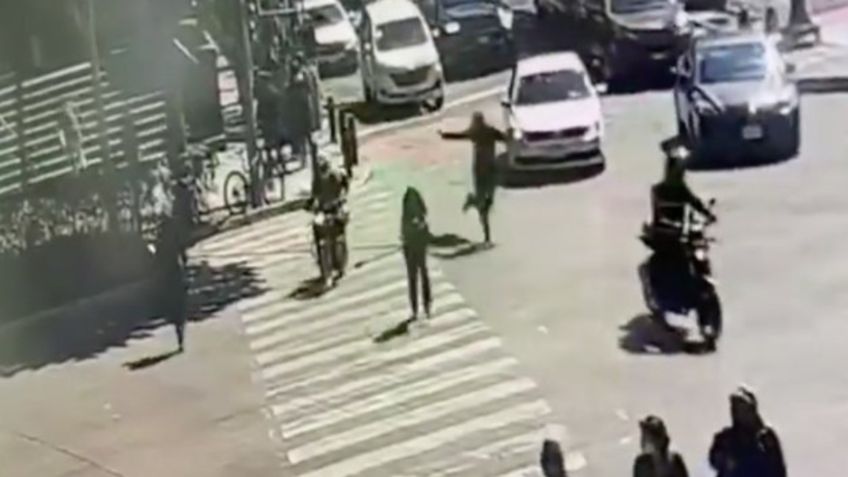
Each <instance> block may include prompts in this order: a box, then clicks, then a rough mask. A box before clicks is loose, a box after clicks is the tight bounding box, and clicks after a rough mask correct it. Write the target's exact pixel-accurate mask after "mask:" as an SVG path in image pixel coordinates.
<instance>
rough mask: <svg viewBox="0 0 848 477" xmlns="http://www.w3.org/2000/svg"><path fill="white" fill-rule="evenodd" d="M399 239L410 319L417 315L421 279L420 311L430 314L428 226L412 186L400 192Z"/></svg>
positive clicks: (420, 199) (424, 206)
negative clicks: (401, 245)
mask: <svg viewBox="0 0 848 477" xmlns="http://www.w3.org/2000/svg"><path fill="white" fill-rule="evenodd" d="M401 241H402V243H403V258H404V260H405V261H406V277H407V285H408V288H409V306H410V308H411V309H412V317H411V319H413V320H414V319H416V318H417V317H418V280H419V279H420V280H421V294H422V298H423V301H424V312H425V313H426V314H427V318H430V312H431V311H432V308H431V304H432V296H431V294H430V272H429V270H428V269H427V245H428V244H429V242H430V229H429V227H428V225H427V205H426V204H425V203H424V198H423V197H421V193H420V192H418V190H417V189H415V188H414V187H407V188H406V192H405V193H404V194H403V209H402V213H401Z"/></svg>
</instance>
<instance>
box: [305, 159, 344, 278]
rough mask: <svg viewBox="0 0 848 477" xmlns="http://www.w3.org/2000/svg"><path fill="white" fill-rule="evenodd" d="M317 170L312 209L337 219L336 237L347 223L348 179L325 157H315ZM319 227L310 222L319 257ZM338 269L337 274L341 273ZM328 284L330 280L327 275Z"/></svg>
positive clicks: (320, 231) (333, 232)
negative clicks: (345, 206) (346, 198)
mask: <svg viewBox="0 0 848 477" xmlns="http://www.w3.org/2000/svg"><path fill="white" fill-rule="evenodd" d="M316 165H317V166H318V170H317V173H316V175H315V181H314V183H313V190H312V204H311V205H312V210H313V211H314V212H316V213H321V212H323V213H324V214H325V215H326V216H327V217H330V218H335V219H338V224H339V226H340V227H341V230H333V231H332V234H333V238H335V237H337V236H338V235H339V234H340V233H341V232H342V231H343V230H344V227H345V226H346V225H347V217H346V214H345V212H344V202H345V196H346V194H347V190H348V179H347V176H346V175H345V174H344V172H342V171H340V170H338V169H336V168H334V167H332V166H331V165H330V163H329V161H327V160H326V158H324V157H321V156H319V157H318V158H317V164H316ZM321 233H322V230H321V227H319V225H318V224H314V223H313V224H312V234H313V239H314V242H315V247H316V250H315V251H316V253H317V255H318V256H319V257H320V256H321V250H320V249H319V248H318V244H319V243H320V237H321ZM341 273H342V271H341V270H339V271H338V274H339V275H341ZM327 281H328V284H329V283H331V282H332V278H331V277H327Z"/></svg>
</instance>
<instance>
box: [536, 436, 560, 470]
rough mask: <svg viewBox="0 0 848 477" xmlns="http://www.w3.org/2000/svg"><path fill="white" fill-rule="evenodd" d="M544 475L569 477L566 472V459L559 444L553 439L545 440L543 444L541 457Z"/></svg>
mask: <svg viewBox="0 0 848 477" xmlns="http://www.w3.org/2000/svg"><path fill="white" fill-rule="evenodd" d="M539 460H540V461H541V465H542V475H544V476H545V477H567V473H566V472H565V457H563V455H562V448H561V447H560V445H559V442H557V441H555V440H553V439H545V442H543V443H542V455H541V456H540V459H539Z"/></svg>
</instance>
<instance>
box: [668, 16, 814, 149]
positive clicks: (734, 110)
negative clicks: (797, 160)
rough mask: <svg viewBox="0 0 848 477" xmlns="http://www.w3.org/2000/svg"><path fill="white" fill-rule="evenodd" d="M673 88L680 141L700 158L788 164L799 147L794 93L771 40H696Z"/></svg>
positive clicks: (755, 35)
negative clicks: (760, 158)
mask: <svg viewBox="0 0 848 477" xmlns="http://www.w3.org/2000/svg"><path fill="white" fill-rule="evenodd" d="M677 70H678V71H677V72H678V79H677V82H676V85H675V87H674V104H675V110H676V112H677V124H678V128H679V130H680V131H679V132H680V135H681V136H682V137H684V138H685V139H686V140H687V141H688V142H689V143H690V145H691V146H692V148H693V149H694V150H695V151H696V152H697V153H700V155H701V156H702V157H703V156H709V157H713V158H714V157H715V156H721V157H725V158H726V157H729V156H738V155H740V154H742V155H769V156H778V158H788V157H791V156H794V155H796V154H797V153H798V148H799V146H800V142H801V139H800V123H801V114H800V102H799V96H798V88H797V85H796V84H795V82H794V81H793V80H792V79H791V78H790V77H789V75H791V73H793V72H794V66H793V65H791V64H787V63H786V62H784V60H783V58H782V56H781V54H780V52H779V51H778V49H777V45H776V44H775V42H774V40H773V39H771V38H769V37H768V36H766V35H765V34H763V33H761V32H736V33H727V34H721V35H715V36H708V37H703V38H699V39H697V40H696V41H694V42H693V45H692V47H691V48H689V50H688V51H687V52H686V53H685V54H684V55H683V56H681V58H680V60H679V62H678V66H677Z"/></svg>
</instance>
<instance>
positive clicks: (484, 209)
mask: <svg viewBox="0 0 848 477" xmlns="http://www.w3.org/2000/svg"><path fill="white" fill-rule="evenodd" d="M496 188H497V175H496V174H495V171H494V170H475V171H474V202H475V206H476V207H477V212H478V213H479V214H480V224H481V225H482V226H483V236H484V237H485V240H486V242H487V243H488V242H491V240H492V232H491V227H490V226H489V213H490V212H491V210H492V206H493V205H494V203H495V189H496Z"/></svg>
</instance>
